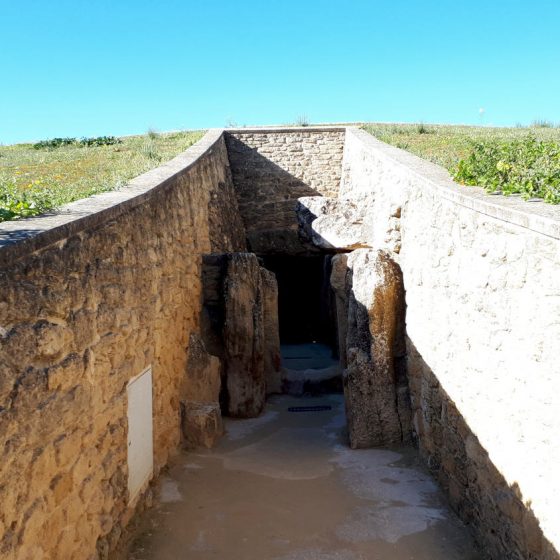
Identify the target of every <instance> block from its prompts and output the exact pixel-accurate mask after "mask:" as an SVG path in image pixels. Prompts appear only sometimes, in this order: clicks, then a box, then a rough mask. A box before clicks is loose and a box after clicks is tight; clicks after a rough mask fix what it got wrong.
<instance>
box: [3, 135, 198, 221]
mask: <svg viewBox="0 0 560 560" xmlns="http://www.w3.org/2000/svg"><path fill="white" fill-rule="evenodd" d="M203 134H204V133H203V132H199V131H197V132H171V133H162V134H158V133H155V132H153V131H149V132H148V133H147V134H145V135H143V136H129V137H123V138H121V142H120V143H119V144H114V145H109V146H83V145H79V144H69V145H63V146H60V147H57V148H41V149H36V148H34V147H33V144H14V145H11V146H0V222H1V221H4V220H13V219H18V218H21V217H27V216H33V215H36V214H39V213H41V212H45V211H47V210H51V209H53V208H57V207H59V206H61V205H63V204H66V203H68V202H72V201H74V200H78V199H81V198H86V197H88V196H91V195H93V194H97V193H100V192H105V191H110V190H114V189H118V188H119V187H122V186H123V185H125V184H126V183H127V182H128V181H130V180H131V179H133V178H134V177H136V176H138V175H140V174H142V173H144V172H145V171H148V170H150V169H153V168H154V167H157V166H158V165H161V164H162V163H163V162H165V161H168V160H169V159H171V158H173V157H174V156H176V155H177V154H179V153H181V152H182V151H184V150H186V149H187V148H188V147H189V146H191V145H192V144H194V143H195V142H196V141H198V140H199V139H200V138H201V137H202V135H203Z"/></svg>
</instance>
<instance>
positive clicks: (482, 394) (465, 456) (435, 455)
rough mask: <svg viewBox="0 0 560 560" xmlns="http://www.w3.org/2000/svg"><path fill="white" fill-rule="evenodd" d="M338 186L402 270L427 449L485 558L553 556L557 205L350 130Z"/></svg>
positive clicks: (559, 302)
mask: <svg viewBox="0 0 560 560" xmlns="http://www.w3.org/2000/svg"><path fill="white" fill-rule="evenodd" d="M340 193H341V196H344V197H351V198H354V199H356V200H360V201H361V203H360V204H361V206H362V207H363V208H366V209H367V211H366V216H365V223H364V229H365V230H366V231H367V238H368V239H367V240H368V242H369V244H370V246H372V247H374V248H376V249H384V250H386V251H387V252H388V253H389V254H390V255H391V256H393V258H394V259H395V260H396V261H397V262H398V263H399V265H400V266H401V269H402V273H403V279H404V288H405V291H406V304H407V313H406V328H407V338H408V341H407V342H408V374H409V384H410V390H411V397H412V407H413V415H414V417H413V422H414V430H415V433H416V437H417V439H418V442H419V446H420V450H421V453H422V455H423V456H424V457H425V458H426V460H427V462H428V464H429V466H430V468H431V469H432V471H433V473H434V474H435V476H436V477H437V478H438V480H439V481H440V483H441V484H442V486H443V487H444V489H445V490H446V491H447V493H448V495H449V498H450V501H451V503H452V504H453V506H454V507H455V508H456V510H457V511H458V512H459V513H460V515H461V517H462V518H463V519H464V520H465V521H466V522H468V523H470V524H471V525H472V526H473V527H474V528H475V530H476V532H477V533H478V536H479V540H480V541H481V542H482V543H483V544H484V548H485V549H486V550H487V551H488V552H489V553H490V554H491V556H492V557H493V558H495V559H496V560H498V559H502V558H509V559H519V560H521V559H525V560H526V559H533V558H534V559H536V558H539V559H540V558H547V559H549V558H550V559H552V558H557V555H556V553H555V552H554V551H553V548H554V547H553V544H554V545H556V546H557V547H558V546H559V545H560V526H559V521H558V515H557V512H558V499H559V496H560V484H559V480H560V479H559V478H558V475H557V472H556V471H557V467H558V465H559V464H560V448H559V446H558V445H557V435H558V433H560V416H559V414H558V411H559V410H560V366H559V362H558V356H559V355H560V208H558V207H554V206H551V205H546V204H544V203H538V202H537V203H535V202H530V203H528V202H524V201H522V200H520V199H519V198H515V197H513V198H506V197H496V196H490V195H487V194H485V193H484V192H483V191H482V189H478V188H471V187H460V186H458V185H456V184H454V183H453V182H452V181H451V180H450V178H449V176H448V174H447V172H445V171H444V170H443V169H442V168H440V167H438V166H435V165H432V164H430V163H428V162H426V161H424V160H420V159H419V158H416V157H415V156H413V155H411V154H408V153H406V152H403V151H402V150H398V149H397V148H393V147H391V146H387V145H385V144H383V143H381V142H378V141H377V140H375V139H374V138H373V137H372V136H370V135H369V134H367V133H365V132H364V131H361V130H358V129H348V131H347V135H346V144H345V151H344V160H343V178H342V184H341V189H340Z"/></svg>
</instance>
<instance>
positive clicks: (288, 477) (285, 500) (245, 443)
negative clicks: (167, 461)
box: [128, 395, 479, 560]
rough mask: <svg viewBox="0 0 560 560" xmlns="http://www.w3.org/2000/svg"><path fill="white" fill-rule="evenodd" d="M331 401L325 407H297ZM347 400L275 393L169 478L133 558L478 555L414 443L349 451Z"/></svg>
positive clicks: (438, 559)
mask: <svg viewBox="0 0 560 560" xmlns="http://www.w3.org/2000/svg"><path fill="white" fill-rule="evenodd" d="M310 405H329V406H331V407H332V410H329V411H322V412H289V411H288V408H289V407H292V406H310ZM344 424H345V418H344V407H343V403H342V396H341V395H328V396H323V397H315V398H295V397H286V396H282V397H276V398H273V399H271V401H270V403H269V405H268V406H267V410H266V412H265V413H264V414H263V415H262V416H261V417H260V418H256V419H254V420H235V421H234V420H228V421H227V423H226V426H227V432H228V433H227V435H226V436H225V437H224V438H223V439H222V440H221V442H220V443H219V445H218V446H217V447H216V448H215V449H213V450H211V451H202V452H194V453H193V452H191V453H182V454H181V455H180V456H179V457H178V458H177V460H176V461H175V463H174V464H173V465H172V466H171V468H170V469H169V471H168V473H167V474H165V475H164V476H162V477H161V480H160V486H159V496H158V501H157V504H156V506H155V507H154V508H153V509H151V510H150V511H149V512H147V514H146V515H145V517H144V519H143V521H142V528H141V532H140V534H139V536H138V537H137V538H136V540H135V541H134V543H133V545H132V548H131V551H130V553H129V555H128V558H129V559H134V560H148V559H149V560H156V559H157V560H178V559H188V560H191V559H192V560H210V559H220V560H222V559H223V560H225V559H228V560H269V559H270V560H405V559H406V560H413V559H414V560H475V559H478V558H479V556H478V555H477V553H476V552H475V551H474V548H473V544H472V541H471V538H470V535H469V533H468V531H467V529H466V528H465V527H464V526H463V525H462V524H461V523H460V521H458V520H457V518H456V517H455V516H454V515H453V514H452V513H451V512H450V510H449V508H448V506H447V505H446V502H445V499H444V498H443V496H442V495H441V493H440V491H439V490H438V488H437V486H436V485H435V483H434V482H433V480H432V479H431V478H430V476H429V475H428V474H427V473H426V471H425V470H424V469H423V468H422V467H421V466H420V465H419V463H418V459H417V456H416V452H415V451H414V450H412V449H408V448H407V449H396V450H382V449H371V450H358V451H352V450H350V449H349V448H348V447H347V446H346V444H345V436H344Z"/></svg>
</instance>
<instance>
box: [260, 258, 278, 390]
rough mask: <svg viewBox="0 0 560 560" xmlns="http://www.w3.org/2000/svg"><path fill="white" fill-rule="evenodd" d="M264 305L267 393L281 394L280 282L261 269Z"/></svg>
mask: <svg viewBox="0 0 560 560" xmlns="http://www.w3.org/2000/svg"><path fill="white" fill-rule="evenodd" d="M260 270H261V282H262V303H263V315H264V333H265V335H264V336H265V348H264V352H265V353H264V370H265V375H266V393H267V394H271V393H280V392H281V391H282V387H281V375H280V363H281V358H280V332H279V328H278V282H277V281H276V276H275V275H274V273H273V272H271V271H270V270H267V269H266V268H262V267H261V269H260Z"/></svg>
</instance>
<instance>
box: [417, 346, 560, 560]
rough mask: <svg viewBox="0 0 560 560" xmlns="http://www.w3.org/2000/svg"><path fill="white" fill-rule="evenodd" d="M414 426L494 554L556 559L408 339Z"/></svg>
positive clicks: (443, 481) (461, 510) (427, 455)
mask: <svg viewBox="0 0 560 560" xmlns="http://www.w3.org/2000/svg"><path fill="white" fill-rule="evenodd" d="M407 347H408V372H409V384H410V391H411V400H412V413H413V424H414V431H415V433H416V436H417V438H418V444H419V448H420V453H421V455H422V457H423V458H424V459H425V460H426V461H427V463H428V466H429V468H430V470H431V472H432V473H433V475H434V476H435V478H436V479H437V480H438V481H439V483H440V485H441V486H442V487H443V489H444V490H445V491H446V493H447V495H448V497H449V500H450V502H451V505H452V507H453V508H454V509H455V511H456V512H457V513H458V515H459V516H460V517H461V519H462V520H463V521H464V522H465V523H467V524H469V525H471V526H472V527H473V528H474V530H475V533H476V534H477V537H478V541H479V542H480V543H481V544H482V545H483V547H484V550H485V552H487V554H488V555H489V557H490V558H492V559H495V560H498V559H503V558H507V559H510V560H537V559H538V560H558V558H560V554H559V553H558V551H557V550H556V548H555V547H554V545H552V544H551V543H550V542H549V541H548V540H547V538H546V537H545V535H544V534H543V532H542V529H541V527H540V525H539V520H538V519H537V518H536V517H535V514H534V513H533V511H532V509H531V508H530V506H529V505H525V504H524V503H523V501H522V498H521V492H520V489H519V487H518V485H517V483H514V484H513V485H511V486H510V485H509V484H508V482H507V481H506V480H505V479H504V477H503V476H502V474H501V473H500V472H499V471H498V469H497V468H496V467H495V466H494V464H493V463H492V461H491V459H490V457H489V455H488V452H487V450H486V449H484V448H483V447H482V445H481V444H480V442H479V440H478V438H477V437H476V435H475V434H474V433H473V431H472V430H471V429H470V427H469V426H468V424H467V423H466V421H465V419H464V418H463V417H462V415H461V413H460V411H459V410H458V409H457V407H456V406H455V404H454V402H453V401H452V399H451V398H450V397H449V395H448V394H447V393H446V392H445V390H444V389H443V388H442V386H441V385H440V383H439V382H438V380H437V378H436V376H435V375H434V373H433V371H432V370H431V368H430V367H429V366H428V365H427V364H426V362H425V361H424V360H423V358H422V356H421V355H420V353H419V352H418V350H417V349H416V347H415V346H414V343H413V342H412V341H411V340H410V339H407Z"/></svg>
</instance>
